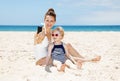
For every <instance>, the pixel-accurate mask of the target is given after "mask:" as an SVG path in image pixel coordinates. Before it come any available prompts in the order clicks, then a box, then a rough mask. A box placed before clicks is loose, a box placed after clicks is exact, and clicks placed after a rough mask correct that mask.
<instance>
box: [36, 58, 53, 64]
mask: <svg viewBox="0 0 120 81" xmlns="http://www.w3.org/2000/svg"><path fill="white" fill-rule="evenodd" d="M45 64H46V57H43V58H41V59H39V60H38V61H37V62H36V65H40V66H43V65H45ZM49 64H50V65H52V59H50V61H49Z"/></svg>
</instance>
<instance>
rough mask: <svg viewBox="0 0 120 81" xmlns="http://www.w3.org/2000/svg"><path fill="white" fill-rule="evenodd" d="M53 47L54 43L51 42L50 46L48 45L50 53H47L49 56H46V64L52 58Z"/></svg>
mask: <svg viewBox="0 0 120 81" xmlns="http://www.w3.org/2000/svg"><path fill="white" fill-rule="evenodd" d="M52 48H53V44H52V43H51V44H49V46H48V55H47V57H46V65H48V64H49V60H50V58H51V51H52Z"/></svg>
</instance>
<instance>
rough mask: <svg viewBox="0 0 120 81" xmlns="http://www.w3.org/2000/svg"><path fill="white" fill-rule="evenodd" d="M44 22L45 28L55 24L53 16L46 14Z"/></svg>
mask: <svg viewBox="0 0 120 81" xmlns="http://www.w3.org/2000/svg"><path fill="white" fill-rule="evenodd" d="M44 23H45V26H46V28H50V29H51V28H52V27H53V25H54V24H55V18H54V17H53V16H50V15H47V16H46V17H45V19H44Z"/></svg>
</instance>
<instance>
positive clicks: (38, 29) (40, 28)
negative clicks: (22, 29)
mask: <svg viewBox="0 0 120 81" xmlns="http://www.w3.org/2000/svg"><path fill="white" fill-rule="evenodd" d="M41 31H42V27H40V26H38V28H37V34H38V33H40V32H41Z"/></svg>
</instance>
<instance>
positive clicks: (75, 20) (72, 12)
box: [0, 0, 120, 25]
mask: <svg viewBox="0 0 120 81" xmlns="http://www.w3.org/2000/svg"><path fill="white" fill-rule="evenodd" d="M49 8H54V9H55V11H56V14H57V22H56V24H57V25H120V0H0V25H39V24H40V23H41V22H43V18H44V14H45V12H46V11H47V10H48V9H49Z"/></svg>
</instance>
